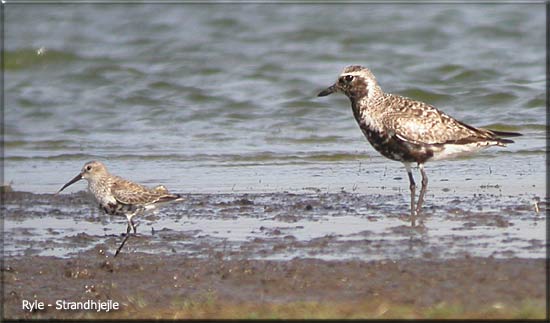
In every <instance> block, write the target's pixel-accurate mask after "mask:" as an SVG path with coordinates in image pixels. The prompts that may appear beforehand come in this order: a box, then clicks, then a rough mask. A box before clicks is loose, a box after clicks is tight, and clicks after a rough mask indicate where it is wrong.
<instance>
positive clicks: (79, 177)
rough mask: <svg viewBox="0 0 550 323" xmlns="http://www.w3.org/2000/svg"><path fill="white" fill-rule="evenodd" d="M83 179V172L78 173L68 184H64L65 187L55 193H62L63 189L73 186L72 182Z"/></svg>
mask: <svg viewBox="0 0 550 323" xmlns="http://www.w3.org/2000/svg"><path fill="white" fill-rule="evenodd" d="M81 179H82V174H78V175H76V176H75V178H73V179H71V180H70V181H69V182H68V183H67V184H65V185H63V187H62V188H61V189H60V190H59V191H57V193H55V194H59V193H61V191H62V190H64V189H65V188H67V187H68V186H71V185H72V184H74V183H76V182H78V181H79V180H81Z"/></svg>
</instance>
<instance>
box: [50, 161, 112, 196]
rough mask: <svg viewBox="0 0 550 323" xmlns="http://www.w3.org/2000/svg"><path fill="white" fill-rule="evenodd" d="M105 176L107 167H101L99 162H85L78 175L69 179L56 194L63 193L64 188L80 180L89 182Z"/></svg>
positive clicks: (101, 164)
mask: <svg viewBox="0 0 550 323" xmlns="http://www.w3.org/2000/svg"><path fill="white" fill-rule="evenodd" d="M105 174H107V167H105V165H103V163H102V162H99V161H90V162H87V163H86V164H84V167H82V170H81V171H80V174H78V175H76V176H75V178H73V179H71V180H70V181H69V182H68V183H67V184H65V185H63V187H62V188H61V189H60V190H59V191H58V192H57V193H59V192H61V191H63V190H64V189H65V188H67V187H69V186H71V185H72V184H74V183H76V182H78V181H79V180H81V179H85V180H87V181H91V180H94V179H95V178H99V177H101V176H102V175H105Z"/></svg>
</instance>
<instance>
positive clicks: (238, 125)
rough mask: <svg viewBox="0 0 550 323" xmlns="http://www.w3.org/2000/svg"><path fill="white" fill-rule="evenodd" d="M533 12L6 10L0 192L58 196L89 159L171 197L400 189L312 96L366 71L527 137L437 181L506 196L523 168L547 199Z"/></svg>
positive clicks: (352, 128)
mask: <svg viewBox="0 0 550 323" xmlns="http://www.w3.org/2000/svg"><path fill="white" fill-rule="evenodd" d="M543 8H544V6H543V5H542V4H541V5H533V4H531V5H464V4H454V5H434V4H430V5H414V4H408V5H379V4H356V5H336V4H327V5H320V4H316V5H307V4H301V5H300V4H263V5H262V4H215V5H214V4H210V5H193V4H179V5H166V4H165V5H153V4H147V5H113V4H109V5H98V4H96V5H92V4H89V5H17V4H12V5H9V6H8V7H7V9H6V40H5V47H6V56H5V58H6V62H5V67H6V73H5V95H6V97H5V129H4V131H5V157H6V160H5V162H6V164H5V166H6V171H5V182H12V183H13V186H14V188H16V189H20V190H27V191H32V192H53V191H55V190H57V189H58V188H59V187H60V185H62V184H63V183H65V182H66V181H67V180H68V179H70V178H72V176H73V175H74V174H76V173H77V172H78V171H79V170H80V168H81V166H82V164H83V163H84V162H86V161H88V160H91V159H99V160H103V161H104V162H105V163H106V164H107V165H108V166H109V167H110V169H111V170H112V171H113V172H114V173H117V174H120V175H122V176H125V177H128V178H130V179H133V180H135V181H138V182H142V183H145V184H149V183H150V184H155V183H157V182H159V183H160V182H162V183H164V184H166V186H168V187H170V188H171V189H172V190H175V191H181V192H231V191H277V190H301V189H303V188H305V187H308V186H314V187H318V188H321V189H327V190H339V189H340V188H341V187H344V188H345V189H348V190H351V189H355V190H358V191H362V192H369V190H370V189H369V185H370V186H381V185H391V186H403V185H405V186H406V185H407V183H406V176H404V175H405V174H404V170H403V168H402V166H401V164H399V163H396V162H391V161H388V160H386V159H384V158H383V157H381V156H380V155H378V153H376V152H375V151H374V150H373V149H372V147H370V145H369V144H368V143H367V142H366V140H365V139H364V138H363V135H362V134H361V132H360V131H359V130H358V127H357V125H356V124H355V121H354V120H353V117H352V114H351V109H350V107H349V102H348V100H347V98H345V97H344V96H341V95H333V96H330V97H327V98H317V97H316V94H317V93H318V91H319V90H321V89H323V88H324V87H326V86H328V85H330V84H332V82H334V80H335V79H336V77H337V75H338V74H339V73H340V71H341V70H342V69H343V67H345V66H347V65H349V64H362V65H365V66H368V67H370V68H371V69H372V71H373V72H374V73H375V75H376V76H377V78H378V81H379V83H380V84H381V86H382V87H383V88H384V89H385V90H386V91H388V92H393V93H398V94H401V95H405V96H409V97H412V98H415V99H419V100H424V101H426V102H429V103H431V104H433V105H435V106H437V107H439V108H440V109H442V110H444V111H445V112H447V113H449V114H451V115H452V116H454V117H456V118H458V119H460V120H463V121H465V122H468V123H471V124H474V125H477V126H493V127H494V128H496V129H501V130H511V131H520V132H522V133H524V134H525V136H524V137H522V138H519V139H518V140H517V143H515V144H513V145H510V146H509V147H508V148H506V149H499V148H491V149H490V150H487V151H485V152H483V153H482V154H480V155H478V156H474V157H472V158H469V159H466V160H462V161H458V162H439V163H434V164H433V165H428V171H429V172H431V173H430V174H433V175H432V176H433V178H434V181H433V182H434V183H436V181H437V180H438V179H441V178H442V176H443V177H444V178H447V179H448V180H449V182H451V183H452V185H463V181H464V178H465V177H477V176H483V177H484V178H483V180H482V182H483V181H485V182H488V183H491V184H494V183H497V182H498V183H501V185H512V183H510V182H511V181H510V178H500V177H499V174H505V175H510V176H511V175H513V174H514V173H516V172H517V173H521V175H520V174H517V175H518V177H521V179H520V180H519V182H522V181H525V182H528V183H531V181H532V184H535V185H536V191H537V192H539V193H542V192H544V187H543V186H544V180H543V176H542V174H543V171H544V150H545V142H544V138H545V129H546V128H545V114H544V113H545V112H544V111H545V110H544V105H545V96H544V95H545V93H544V84H545V81H544V80H545V73H544V62H545V61H544V58H545V49H544V43H545V42H544V23H545V20H544V10H543ZM511 165H513V166H514V167H513V168H512V169H511V168H510V166H511ZM489 168H491V170H492V171H491V172H489V171H488V170H489ZM477 169H479V171H477ZM476 172H477V173H481V174H476ZM441 173H443V174H441ZM382 174H383V175H382ZM396 176H399V177H403V180H398V181H396V180H393V178H394V177H396ZM443 186H444V185H443ZM467 186H469V185H467ZM527 186H530V185H527ZM527 186H526V187H527ZM83 187H84V185H81V186H78V185H76V186H75V187H74V188H73V189H74V190H79V189H82V188H83Z"/></svg>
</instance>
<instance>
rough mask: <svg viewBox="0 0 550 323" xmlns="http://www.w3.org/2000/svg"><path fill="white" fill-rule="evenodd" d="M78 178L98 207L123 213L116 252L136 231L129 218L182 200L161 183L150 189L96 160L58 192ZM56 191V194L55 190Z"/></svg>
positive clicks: (113, 212)
mask: <svg viewBox="0 0 550 323" xmlns="http://www.w3.org/2000/svg"><path fill="white" fill-rule="evenodd" d="M81 179H85V180H87V181H88V189H89V190H90V192H92V194H93V195H94V197H95V199H96V200H97V202H98V203H99V206H100V207H101V209H102V210H103V211H104V212H105V213H107V214H110V215H124V216H126V219H127V220H128V226H127V228H126V236H125V237H124V240H122V243H121V244H120V246H119V247H118V249H117V250H116V253H115V257H116V255H118V253H119V252H120V250H121V249H122V247H123V246H124V244H125V243H126V240H128V237H129V236H130V232H131V231H133V232H134V234H135V233H136V225H134V222H133V221H132V218H133V217H134V216H136V215H138V214H142V213H144V212H145V211H151V210H154V209H155V208H157V207H158V206H160V205H162V204H165V203H169V202H176V201H181V200H182V199H183V198H182V197H181V196H180V195H177V194H170V193H169V192H168V190H167V189H166V187H164V186H163V185H159V186H156V187H155V188H153V189H149V188H147V187H145V186H143V185H139V184H136V183H133V182H130V181H128V180H125V179H124V178H121V177H118V176H115V175H112V174H110V173H109V172H108V171H107V168H106V167H105V165H103V163H101V162H99V161H91V162H88V163H86V164H85V165H84V167H82V170H81V171H80V173H79V174H78V175H76V177H75V178H73V179H72V180H70V181H69V182H68V183H67V184H65V185H63V187H62V188H61V189H60V190H59V191H58V192H57V193H59V192H61V191H63V190H64V189H65V188H66V187H68V186H70V185H72V184H73V183H75V182H78V181H79V180H81ZM57 193H56V194H57Z"/></svg>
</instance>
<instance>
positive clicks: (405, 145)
mask: <svg viewBox="0 0 550 323" xmlns="http://www.w3.org/2000/svg"><path fill="white" fill-rule="evenodd" d="M335 92H342V93H344V94H345V95H346V96H347V97H348V98H349V99H350V101H351V109H352V111H353V115H354V117H355V120H357V123H358V124H359V127H360V128H361V130H362V131H363V134H364V135H365V137H367V139H368V141H369V142H370V143H371V145H372V146H373V147H374V149H376V150H377V151H378V152H379V153H380V154H382V155H383V156H384V157H386V158H389V159H392V160H396V161H400V162H402V163H403V164H404V165H405V168H406V170H407V174H408V176H409V182H410V191H411V223H412V225H413V226H414V223H415V222H414V219H415V215H417V214H420V210H421V208H422V202H423V199H424V195H425V194H426V189H427V185H428V176H427V175H426V172H425V171H424V163H425V162H427V161H431V160H442V159H450V158H455V157H458V156H464V155H468V154H472V153H475V152H477V151H479V150H480V149H483V148H486V147H489V146H506V144H509V143H513V141H512V140H509V139H503V138H500V137H513V136H521V134H519V133H515V132H503V131H494V130H488V129H483V128H476V127H473V126H470V125H467V124H465V123H463V122H460V121H458V120H456V119H453V118H452V117H450V116H448V115H447V114H445V113H443V112H441V111H439V110H438V109H436V108H435V107H433V106H431V105H429V104H427V103H424V102H420V101H415V100H413V99H409V98H406V97H402V96H398V95H394V94H390V93H384V91H383V90H382V88H381V87H380V86H379V85H378V83H377V81H376V78H375V77H374V75H373V74H372V73H371V71H370V70H369V69H368V68H366V67H362V66H348V67H346V68H345V69H344V71H343V72H342V73H341V74H340V76H339V77H338V80H337V81H336V83H335V84H333V85H331V86H330V87H328V88H327V89H325V90H323V91H321V92H320V93H319V94H318V96H327V95H329V94H331V93H335ZM411 163H417V165H418V168H419V169H420V173H421V174H422V188H421V190H420V195H419V197H418V202H417V203H416V208H415V189H416V185H415V182H414V178H413V175H412V172H411Z"/></svg>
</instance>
